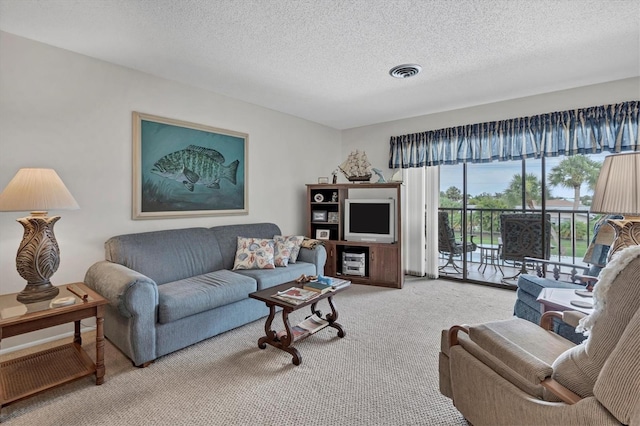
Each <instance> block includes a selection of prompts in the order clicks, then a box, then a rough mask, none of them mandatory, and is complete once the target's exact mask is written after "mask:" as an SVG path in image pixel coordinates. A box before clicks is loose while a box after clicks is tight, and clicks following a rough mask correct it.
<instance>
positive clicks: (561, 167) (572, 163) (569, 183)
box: [548, 154, 602, 210]
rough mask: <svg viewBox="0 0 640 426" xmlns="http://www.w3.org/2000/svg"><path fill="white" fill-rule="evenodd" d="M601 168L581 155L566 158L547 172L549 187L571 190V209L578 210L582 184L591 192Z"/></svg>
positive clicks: (595, 162)
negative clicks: (587, 186)
mask: <svg viewBox="0 0 640 426" xmlns="http://www.w3.org/2000/svg"><path fill="white" fill-rule="evenodd" d="M601 166H602V164H600V163H598V162H597V161H593V160H591V159H590V158H589V157H586V156H584V155H582V154H578V155H573V156H571V157H567V158H565V159H564V160H562V161H561V162H560V163H559V164H558V165H557V166H555V167H553V168H552V169H551V171H550V172H549V176H548V179H549V185H550V186H562V187H564V188H573V209H574V210H578V207H579V206H580V188H581V187H582V184H584V183H586V184H587V185H589V189H591V190H593V188H594V186H595V184H596V181H597V180H598V174H599V173H600V167H601Z"/></svg>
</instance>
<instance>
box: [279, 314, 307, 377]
mask: <svg viewBox="0 0 640 426" xmlns="http://www.w3.org/2000/svg"><path fill="white" fill-rule="evenodd" d="M282 322H283V323H284V328H285V330H287V335H286V336H284V339H282V340H280V346H279V348H280V349H282V350H283V351H286V352H288V353H290V354H291V356H292V357H293V359H292V360H291V362H293V365H300V363H301V362H302V355H300V352H298V350H297V349H296V348H294V347H293V346H290V345H291V344H293V332H292V331H291V324H290V323H289V311H288V310H287V309H283V310H282Z"/></svg>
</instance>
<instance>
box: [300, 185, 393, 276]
mask: <svg viewBox="0 0 640 426" xmlns="http://www.w3.org/2000/svg"><path fill="white" fill-rule="evenodd" d="M375 189H378V190H380V189H392V190H393V198H395V201H396V203H395V204H396V212H395V216H396V217H395V222H396V242H395V243H391V244H389V243H373V242H360V241H346V240H345V239H344V201H345V200H346V199H348V198H349V191H351V190H375ZM401 189H402V183H400V182H391V183H338V184H307V236H308V237H309V238H318V237H319V234H318V231H329V239H328V240H324V243H325V248H326V250H327V263H326V264H325V269H324V274H325V275H326V276H333V277H338V276H343V277H344V278H345V279H348V280H350V281H351V282H353V283H355V284H368V285H377V286H383V287H394V288H402V286H403V285H404V271H403V268H402V215H401V213H402V210H401V209H402V207H401V205H402V195H401ZM318 194H320V195H318ZM334 194H335V195H334ZM370 198H380V197H377V196H375V197H370ZM333 200H335V201H333ZM322 212H327V221H324V220H323V221H319V220H314V219H317V218H318V216H320V215H322ZM330 213H334V214H333V215H330ZM330 216H334V217H335V218H336V220H337V221H336V222H329V221H328V219H329V217H330ZM345 252H352V253H365V254H366V256H365V258H366V268H365V269H366V272H365V275H364V276H359V275H347V274H343V271H342V254H343V253H345Z"/></svg>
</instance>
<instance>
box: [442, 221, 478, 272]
mask: <svg viewBox="0 0 640 426" xmlns="http://www.w3.org/2000/svg"><path fill="white" fill-rule="evenodd" d="M470 239H471V242H468V243H462V242H458V241H456V235H455V232H454V231H453V228H452V227H451V225H450V224H449V214H448V213H447V212H438V251H439V252H440V253H441V254H444V255H446V256H447V262H446V263H445V264H444V265H442V266H440V268H439V269H440V271H443V272H446V271H445V268H447V267H448V266H451V267H452V268H453V270H454V271H455V272H457V273H461V272H462V271H461V270H460V268H459V267H458V265H456V263H455V262H454V260H453V258H454V257H455V256H459V255H461V254H463V253H467V252H472V251H476V249H477V248H478V246H477V245H476V243H474V242H473V235H472V236H471V237H470Z"/></svg>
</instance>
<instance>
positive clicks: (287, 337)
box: [249, 281, 349, 365]
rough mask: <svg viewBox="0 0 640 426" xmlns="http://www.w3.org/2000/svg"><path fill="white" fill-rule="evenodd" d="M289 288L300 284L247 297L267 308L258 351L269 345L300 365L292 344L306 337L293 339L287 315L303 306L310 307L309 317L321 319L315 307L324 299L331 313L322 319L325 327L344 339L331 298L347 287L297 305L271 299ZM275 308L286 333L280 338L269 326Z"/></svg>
mask: <svg viewBox="0 0 640 426" xmlns="http://www.w3.org/2000/svg"><path fill="white" fill-rule="evenodd" d="M291 287H300V288H301V287H302V284H299V283H297V282H295V281H291V282H288V283H284V284H280V285H277V286H275V287H270V288H267V289H264V290H259V291H256V292H254V293H251V294H249V297H251V298H253V299H257V300H260V301H262V302H264V303H266V304H267V306H268V307H269V316H268V317H267V322H266V323H265V325H264V332H265V335H264V336H263V337H261V338H260V339H259V340H258V347H259V348H260V349H265V348H266V347H267V345H271V346H273V347H275V348H278V349H281V350H283V351H285V352H288V353H290V354H291V355H292V357H293V359H292V362H293V364H294V365H300V363H301V362H302V356H301V355H300V352H298V350H297V349H296V348H294V347H293V346H292V345H293V343H294V342H296V341H299V340H302V339H304V338H306V337H308V336H304V337H302V338H299V339H294V338H293V332H292V331H291V324H289V314H290V313H291V312H294V311H297V310H298V309H302V308H304V307H305V306H311V315H317V316H318V317H320V318H322V312H321V311H319V310H317V309H316V306H317V305H318V302H319V301H321V300H324V299H326V300H327V301H328V302H329V307H330V308H331V312H330V313H328V314H327V315H326V317H325V318H324V319H325V320H327V321H328V322H329V324H327V327H333V328H335V329H336V330H338V337H344V336H346V335H347V333H346V332H345V331H344V328H343V327H342V325H340V324H338V323H337V322H336V321H337V319H338V311H337V310H336V306H335V304H334V302H333V296H334V295H335V294H336V293H340V292H341V291H344V290H346V289H347V288H349V286H347V287H343V288H340V289H337V290H334V291H329V292H326V293H324V294H321V295H319V296H317V297H314V298H313V299H311V300H307V301H306V302H302V303H300V304H299V305H293V304H289V303H287V302H285V301H284V300H281V299H277V298H275V297H272V296H273V295H274V294H276V293H278V292H281V291H285V290H287V289H289V288H291ZM277 307H280V308H282V322H283V323H284V327H285V331H286V333H284V335H283V336H282V337H278V335H277V334H278V333H277V332H276V331H275V330H273V329H272V328H271V325H272V324H273V319H274V318H275V315H276V308H277Z"/></svg>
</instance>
